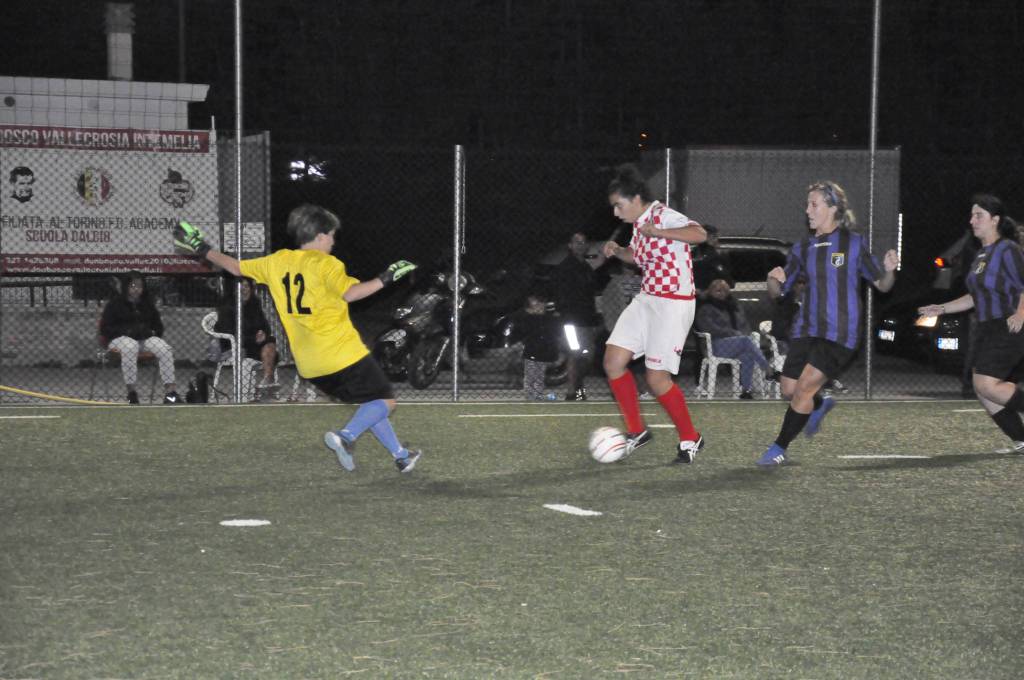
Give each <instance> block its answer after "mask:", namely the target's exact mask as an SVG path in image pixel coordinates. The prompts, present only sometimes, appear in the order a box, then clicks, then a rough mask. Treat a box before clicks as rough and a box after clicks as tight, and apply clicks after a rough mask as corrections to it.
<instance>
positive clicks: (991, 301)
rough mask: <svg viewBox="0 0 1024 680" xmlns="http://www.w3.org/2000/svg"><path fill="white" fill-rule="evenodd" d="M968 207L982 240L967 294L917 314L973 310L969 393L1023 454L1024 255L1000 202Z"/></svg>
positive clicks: (980, 197)
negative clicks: (975, 324) (1020, 379)
mask: <svg viewBox="0 0 1024 680" xmlns="http://www.w3.org/2000/svg"><path fill="white" fill-rule="evenodd" d="M971 203H972V204H973V205H972V206H971V229H972V231H973V232H974V235H975V236H977V237H978V239H979V240H980V241H981V249H980V250H979V251H978V252H977V254H976V255H975V256H974V260H973V261H972V262H971V265H970V269H969V270H968V272H967V279H966V282H967V291H968V292H967V294H966V295H963V296H961V297H959V298H957V299H955V300H952V301H950V302H946V303H944V304H941V305H926V306H924V307H921V308H920V309H918V312H919V313H921V314H924V315H927V316H941V315H943V314H955V313H957V312H966V311H968V310H971V309H973V310H975V312H976V314H977V317H978V329H977V334H976V337H975V351H974V355H973V362H972V367H971V368H972V374H973V385H974V392H975V394H977V395H978V401H979V402H981V405H982V406H983V407H984V408H985V411H986V412H987V413H988V414H989V417H991V418H992V420H993V421H994V422H995V424H996V426H997V427H999V429H1000V430H1002V431H1003V433H1004V434H1005V435H1006V436H1007V437H1009V438H1010V440H1011V441H1012V442H1013V450H1014V451H1015V452H1017V453H1024V422H1022V421H1021V417H1020V412H1021V411H1024V393H1022V392H1021V391H1020V390H1019V389H1018V388H1017V383H1016V380H1017V378H1018V377H1019V376H1018V375H1017V370H1018V369H1019V367H1020V366H1021V364H1022V362H1024V333H1021V328H1022V327H1024V294H1022V293H1024V252H1022V251H1021V247H1020V245H1019V244H1018V243H1017V224H1016V222H1015V221H1014V220H1013V219H1012V218H1011V217H1010V216H1009V215H1007V214H1006V213H1005V209H1004V206H1003V202H1002V201H1001V200H1000V199H998V198H997V197H995V196H992V195H990V194H976V195H975V196H973V197H972V199H971Z"/></svg>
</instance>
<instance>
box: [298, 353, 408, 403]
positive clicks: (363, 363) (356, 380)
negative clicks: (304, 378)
mask: <svg viewBox="0 0 1024 680" xmlns="http://www.w3.org/2000/svg"><path fill="white" fill-rule="evenodd" d="M309 382H311V383H313V384H314V385H315V386H316V387H317V388H318V389H319V390H320V391H321V392H323V393H324V394H327V395H328V396H331V397H334V398H335V399H338V400H340V401H343V402H345V403H348V404H365V403H366V402H368V401H376V400H377V399H394V398H395V390H394V388H393V387H392V386H391V381H390V380H388V377H387V376H386V375H384V371H383V370H382V369H381V367H380V366H379V365H378V364H377V362H376V361H375V360H374V358H373V355H370V354H367V355H366V356H365V357H363V358H362V359H360V360H359V361H357V362H356V363H354V364H352V365H351V366H346V367H345V368H343V369H341V370H340V371H338V372H337V373H331V374H330V375H321V376H319V377H317V378H310V379H309Z"/></svg>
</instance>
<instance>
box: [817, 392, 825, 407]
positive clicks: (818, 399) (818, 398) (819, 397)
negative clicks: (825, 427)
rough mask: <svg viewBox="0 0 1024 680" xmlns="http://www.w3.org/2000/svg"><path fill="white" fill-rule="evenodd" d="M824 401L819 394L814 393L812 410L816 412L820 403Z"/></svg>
mask: <svg viewBox="0 0 1024 680" xmlns="http://www.w3.org/2000/svg"><path fill="white" fill-rule="evenodd" d="M823 401H825V400H824V399H823V398H822V397H821V392H815V393H814V410H815V411H817V410H818V409H819V408H820V407H821V402H823Z"/></svg>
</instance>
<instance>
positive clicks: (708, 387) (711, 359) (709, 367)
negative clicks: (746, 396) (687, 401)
mask: <svg viewBox="0 0 1024 680" xmlns="http://www.w3.org/2000/svg"><path fill="white" fill-rule="evenodd" d="M697 337H698V338H699V339H700V341H701V342H702V343H704V360H703V361H701V363H700V377H699V378H698V379H697V396H698V397H704V398H706V399H714V398H715V387H716V384H717V383H718V367H719V366H730V367H731V370H732V390H733V394H739V392H740V360H739V359H727V358H725V357H717V356H715V353H714V352H713V351H712V349H711V334H710V333H701V332H698V333H697Z"/></svg>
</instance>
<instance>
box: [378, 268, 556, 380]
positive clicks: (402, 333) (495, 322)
mask: <svg viewBox="0 0 1024 680" xmlns="http://www.w3.org/2000/svg"><path fill="white" fill-rule="evenodd" d="M459 278H460V281H459V290H460V297H459V307H460V312H461V314H462V316H461V328H460V332H461V337H462V342H461V343H460V347H459V362H460V363H459V368H460V370H461V371H462V372H463V375H464V377H465V378H466V379H467V380H471V381H472V380H478V379H481V378H483V379H486V378H491V379H493V378H494V377H495V375H496V374H497V375H498V376H499V378H500V379H501V381H502V382H503V383H504V386H506V387H521V386H522V377H523V362H522V346H521V345H520V344H519V343H518V339H517V338H516V332H515V322H514V320H513V319H512V318H511V317H512V313H513V312H514V311H516V310H515V309H509V305H507V304H503V303H500V302H496V300H495V297H494V296H493V295H490V291H488V289H487V288H486V287H484V286H483V285H481V284H479V283H478V282H477V281H476V279H475V278H474V277H473V276H472V275H471V274H468V273H463V274H461V275H460V277H459ZM454 291H455V280H454V275H453V274H452V273H451V272H446V271H438V272H435V273H433V274H431V275H430V276H429V277H428V279H427V283H426V285H423V286H419V287H417V288H416V289H414V290H413V292H412V293H410V294H409V296H408V297H407V298H406V299H404V300H403V301H402V303H401V304H399V305H398V306H397V307H395V310H394V312H393V313H392V317H391V319H392V327H391V328H388V329H387V330H385V331H384V332H383V333H381V334H380V335H378V336H377V339H376V341H375V342H374V346H373V355H374V357H375V358H376V360H377V362H378V363H379V364H380V365H381V367H382V368H383V369H384V372H385V373H386V374H387V375H388V377H389V378H390V379H391V380H392V381H394V382H401V381H404V380H408V382H409V384H410V385H411V386H412V387H414V388H416V389H426V388H428V387H430V385H432V384H433V383H434V382H435V381H436V380H437V377H438V375H439V374H440V372H441V371H442V370H443V369H445V368H451V367H452V336H453V319H454V317H453V314H452V308H453V303H454V298H455V295H454ZM566 366H567V363H566V362H565V361H560V362H557V363H556V364H555V365H553V366H552V367H551V368H549V371H548V376H547V378H546V380H545V382H547V383H548V384H549V386H555V385H559V384H562V383H564V382H565V380H566V372H567V368H566Z"/></svg>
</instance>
